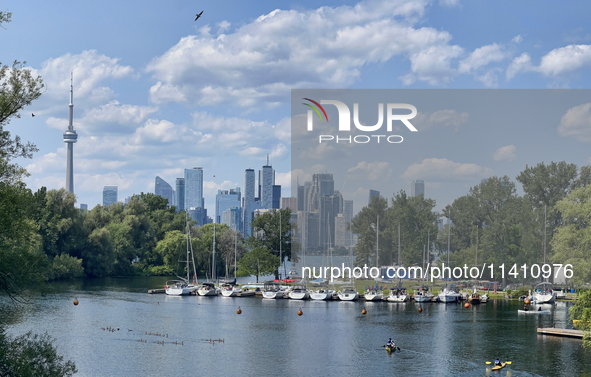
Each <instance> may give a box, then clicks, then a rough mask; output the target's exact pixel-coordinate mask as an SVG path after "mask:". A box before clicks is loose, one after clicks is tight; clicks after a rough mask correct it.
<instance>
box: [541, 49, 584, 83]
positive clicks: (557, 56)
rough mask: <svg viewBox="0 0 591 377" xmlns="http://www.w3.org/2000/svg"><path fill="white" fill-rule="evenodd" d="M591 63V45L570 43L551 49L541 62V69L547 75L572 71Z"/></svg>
mask: <svg viewBox="0 0 591 377" xmlns="http://www.w3.org/2000/svg"><path fill="white" fill-rule="evenodd" d="M590 63H591V45H569V46H566V47H561V48H557V49H554V50H552V51H550V52H549V53H548V54H546V55H545V56H544V57H543V58H542V61H541V63H540V67H539V70H540V72H542V73H543V74H544V75H546V76H556V75H560V74H563V73H567V72H571V71H574V70H576V69H579V68H581V67H583V66H586V65H589V64H590Z"/></svg>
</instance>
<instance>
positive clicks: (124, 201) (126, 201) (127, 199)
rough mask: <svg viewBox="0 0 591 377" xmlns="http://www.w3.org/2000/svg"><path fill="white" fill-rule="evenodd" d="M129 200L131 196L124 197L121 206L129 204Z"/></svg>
mask: <svg viewBox="0 0 591 377" xmlns="http://www.w3.org/2000/svg"><path fill="white" fill-rule="evenodd" d="M130 200H131V196H126V197H125V199H123V204H127V203H129V201H130Z"/></svg>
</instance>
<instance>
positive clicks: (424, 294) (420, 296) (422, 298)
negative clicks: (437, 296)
mask: <svg viewBox="0 0 591 377" xmlns="http://www.w3.org/2000/svg"><path fill="white" fill-rule="evenodd" d="M433 296H434V295H433V293H431V292H429V291H428V290H427V289H425V288H422V289H419V290H418V291H416V292H415V294H414V296H413V298H414V300H415V301H416V302H430V301H431V299H432V298H433Z"/></svg>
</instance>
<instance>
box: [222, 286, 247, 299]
mask: <svg viewBox="0 0 591 377" xmlns="http://www.w3.org/2000/svg"><path fill="white" fill-rule="evenodd" d="M221 291H222V296H224V297H236V296H238V293H240V292H242V289H240V288H238V287H237V286H235V285H233V284H223V285H222V288H221Z"/></svg>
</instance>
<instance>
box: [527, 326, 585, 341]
mask: <svg viewBox="0 0 591 377" xmlns="http://www.w3.org/2000/svg"><path fill="white" fill-rule="evenodd" d="M538 334H539V335H554V336H563V337H567V338H578V339H583V331H581V330H571V329H555V328H551V327H548V328H539V329H538Z"/></svg>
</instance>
